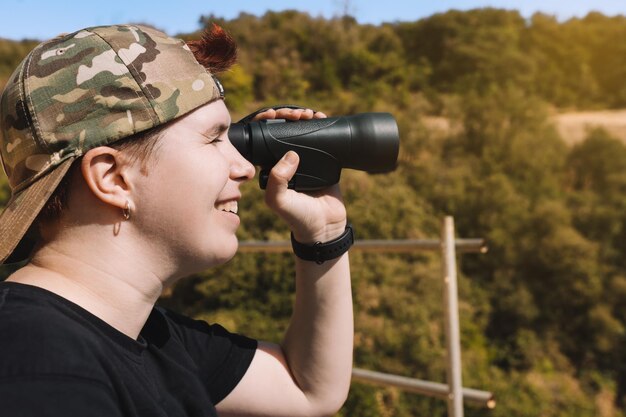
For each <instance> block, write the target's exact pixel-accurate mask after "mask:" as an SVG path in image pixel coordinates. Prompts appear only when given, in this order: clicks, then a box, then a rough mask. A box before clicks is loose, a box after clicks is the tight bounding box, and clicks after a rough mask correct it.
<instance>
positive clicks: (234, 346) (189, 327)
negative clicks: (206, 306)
mask: <svg viewBox="0 0 626 417" xmlns="http://www.w3.org/2000/svg"><path fill="white" fill-rule="evenodd" d="M159 311H161V312H162V313H163V314H164V315H165V316H166V318H167V320H168V322H170V326H172V327H173V330H174V332H175V333H177V334H178V336H179V337H180V338H181V340H182V341H183V343H184V345H185V348H186V350H187V352H188V353H189V355H190V356H191V358H192V359H193V360H194V362H196V363H197V364H198V367H199V370H200V376H201V378H202V381H203V383H204V384H205V386H206V388H207V390H208V392H209V395H210V397H211V400H212V402H213V404H217V403H219V402H220V401H221V400H222V399H224V398H225V397H226V396H227V395H228V394H229V393H230V392H231V391H232V390H233V389H234V388H235V387H236V386H237V384H238V383H239V381H241V379H242V378H243V376H244V375H245V373H246V371H247V370H248V367H249V366H250V363H251V362H252V359H253V357H254V354H255V352H256V348H257V341H256V340H254V339H250V338H248V337H245V336H242V335H239V334H236V333H230V332H229V331H228V330H226V329H225V328H224V327H222V326H220V325H219V324H209V323H207V322H205V321H202V320H193V319H191V318H189V317H185V316H181V315H179V314H176V313H173V312H171V311H169V310H165V309H159Z"/></svg>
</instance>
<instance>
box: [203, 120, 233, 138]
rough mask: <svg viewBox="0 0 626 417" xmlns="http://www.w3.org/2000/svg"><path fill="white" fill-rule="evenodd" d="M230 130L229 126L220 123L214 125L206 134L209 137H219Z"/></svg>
mask: <svg viewBox="0 0 626 417" xmlns="http://www.w3.org/2000/svg"><path fill="white" fill-rule="evenodd" d="M228 128H230V126H229V125H226V124H223V123H220V124H217V125H214V126H213V127H212V128H211V129H208V130H207V131H206V133H207V134H208V135H209V136H219V135H221V134H222V133H224V132H226V131H227V130H228Z"/></svg>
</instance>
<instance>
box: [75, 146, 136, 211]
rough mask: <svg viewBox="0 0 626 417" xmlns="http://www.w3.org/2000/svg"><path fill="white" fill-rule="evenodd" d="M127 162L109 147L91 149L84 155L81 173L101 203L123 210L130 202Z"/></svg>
mask: <svg viewBox="0 0 626 417" xmlns="http://www.w3.org/2000/svg"><path fill="white" fill-rule="evenodd" d="M126 167H127V161H126V159H125V158H123V156H122V154H121V153H120V152H119V151H118V150H116V149H113V148H109V147H108V146H99V147H97V148H94V149H90V150H89V151H87V152H86V153H85V155H83V158H82V161H81V166H80V168H81V172H82V174H83V178H84V179H85V183H86V184H87V187H89V189H90V190H91V192H92V193H93V194H94V196H96V197H97V198H98V199H99V200H100V201H102V202H104V203H107V204H109V205H111V206H113V207H116V208H120V209H123V208H124V207H125V206H126V202H127V201H129V200H130V193H129V189H130V187H129V183H128V178H127V176H126V175H125V173H126V170H125V168H126Z"/></svg>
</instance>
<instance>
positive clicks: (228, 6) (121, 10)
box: [0, 0, 626, 39]
mask: <svg viewBox="0 0 626 417" xmlns="http://www.w3.org/2000/svg"><path fill="white" fill-rule="evenodd" d="M346 5H348V7H347V8H348V10H349V11H350V14H351V15H353V16H355V17H356V18H357V20H358V21H359V22H361V23H373V24H379V23H381V22H393V21H399V20H401V21H407V20H409V21H411V20H417V19H419V18H422V17H426V16H430V15H432V14H434V13H437V12H443V11H446V10H449V9H460V10H466V9H471V8H476V7H486V6H492V7H499V8H507V9H516V10H519V11H520V12H521V13H522V14H523V15H524V16H530V15H532V13H534V12H535V11H542V12H545V13H549V14H552V15H555V16H557V17H558V18H559V19H560V20H564V19H568V18H570V17H573V16H578V17H582V16H584V15H586V14H587V13H588V12H589V11H592V10H596V11H600V12H602V13H604V14H607V15H617V14H621V15H625V14H626V0H595V1H590V0H526V1H523V0H429V1H423V0H414V1H408V0H403V1H393V0H387V1H376V0H306V1H283V0H271V1H264V2H261V1H258V0H257V1H249V0H244V1H236V0H222V1H219V2H217V1H211V0H170V1H157V0H151V1H146V0H125V1H122V0H99V1H98V0H96V1H94V0H82V1H70V0H47V1H46V0H0V10H2V14H3V16H2V18H0V22H1V24H0V37H2V38H9V39H23V38H34V39H47V38H51V37H53V36H55V35H57V34H58V33H61V32H72V31H74V30H77V29H80V28H83V27H88V26H94V25H106V24H112V23H128V22H143V23H150V24H153V25H154V26H156V27H158V28H160V29H163V30H165V31H166V32H168V33H169V34H172V35H173V34H176V33H181V32H190V31H193V30H195V29H197V28H198V19H199V17H200V16H201V15H209V14H214V15H216V16H220V17H225V18H234V17H236V16H237V15H238V14H239V13H240V12H242V11H243V12H247V13H252V14H255V15H261V14H263V13H265V12H266V11H267V10H277V11H278V10H286V9H297V10H301V11H306V12H308V13H310V14H311V15H313V16H325V17H332V16H335V15H338V14H341V13H342V10H344V8H345V6H346Z"/></svg>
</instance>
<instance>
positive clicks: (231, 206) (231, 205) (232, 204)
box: [215, 201, 238, 214]
mask: <svg viewBox="0 0 626 417" xmlns="http://www.w3.org/2000/svg"><path fill="white" fill-rule="evenodd" d="M215 208H217V209H218V210H222V211H228V212H231V213H234V214H237V210H238V206H237V202H236V201H227V202H226V203H220V204H218V205H216V206H215Z"/></svg>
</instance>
